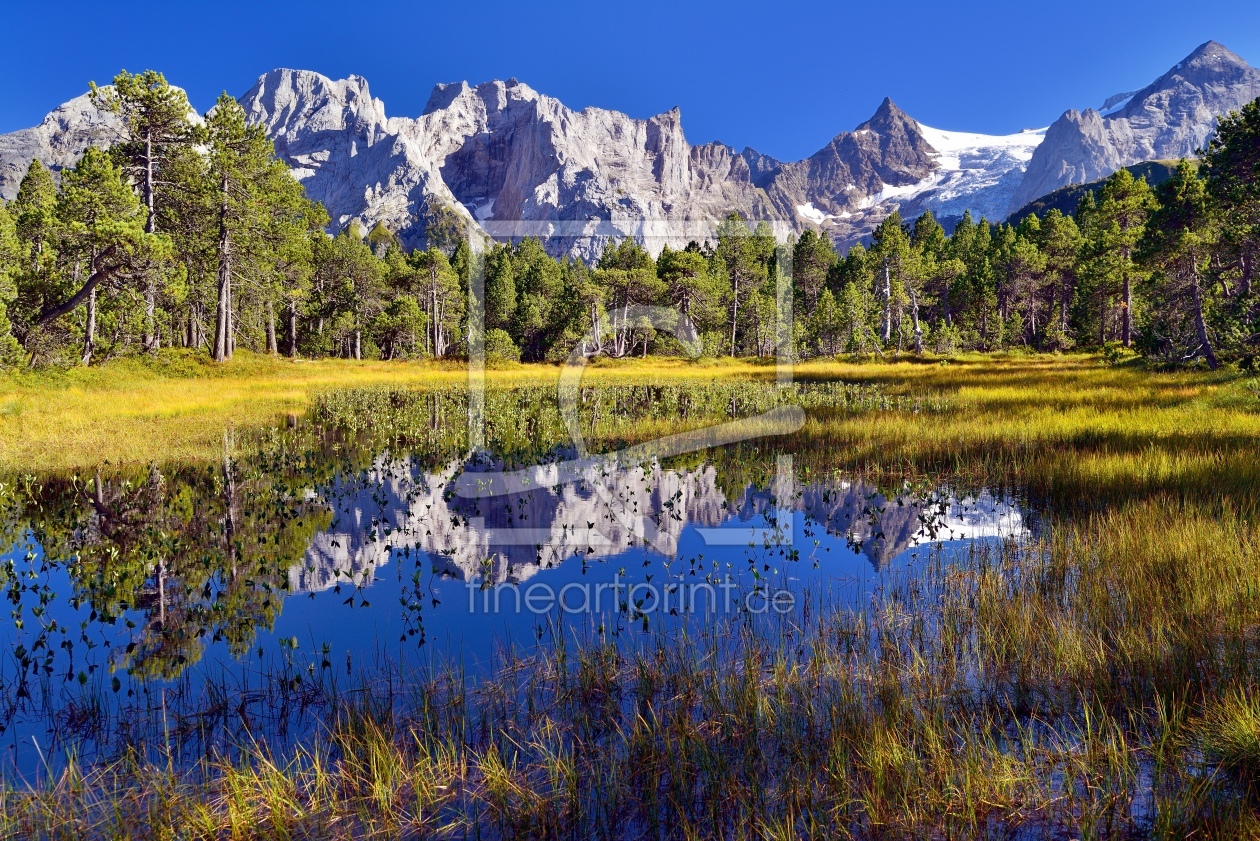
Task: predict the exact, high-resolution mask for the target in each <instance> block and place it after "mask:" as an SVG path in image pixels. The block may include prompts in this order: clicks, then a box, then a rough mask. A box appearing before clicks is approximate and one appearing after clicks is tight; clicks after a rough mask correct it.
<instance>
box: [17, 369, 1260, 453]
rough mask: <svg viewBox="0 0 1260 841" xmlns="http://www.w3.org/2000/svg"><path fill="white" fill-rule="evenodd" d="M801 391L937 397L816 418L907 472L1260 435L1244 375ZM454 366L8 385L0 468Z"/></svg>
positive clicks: (953, 376) (971, 379)
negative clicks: (941, 406) (886, 409)
mask: <svg viewBox="0 0 1260 841" xmlns="http://www.w3.org/2000/svg"><path fill="white" fill-rule="evenodd" d="M774 373H775V368H774V366H773V365H772V364H769V363H765V362H758V361H733V360H721V361H708V362H698V363H692V362H687V361H684V360H677V359H648V360H633V361H630V360H627V361H622V362H619V363H613V364H609V363H605V364H597V365H593V366H591V368H590V369H588V371H587V373H586V377H587V378H588V381H591V382H597V383H613V382H616V383H628V382H631V383H655V384H659V383H669V382H673V383H680V384H681V383H687V382H708V381H712V380H716V379H744V378H748V379H763V380H764V379H771V378H773V377H774ZM794 374H795V377H796V378H797V379H798V380H802V381H809V380H843V381H847V382H857V383H872V384H878V385H881V386H882V387H884V388H886V389H887V390H888V391H889V392H891V393H893V394H902V395H922V396H937V397H942V398H944V399H946V400H947V401H948V406H949V409H948V411H947V412H944V413H942V414H938V415H935V416H933V418H932V419H931V420H926V419H925V418H923V417H920V416H917V415H914V414H910V413H891V414H890V413H878V414H869V413H866V414H863V413H859V414H849V415H828V414H827V413H825V412H823V413H814V414H813V415H812V416H811V420H810V423H809V425H808V426H807V428H806V430H805V436H804V438H805V440H808V441H810V442H811V445H813V446H816V447H821V448H825V449H828V450H830V451H833V452H835V453H837V454H842V455H843V456H844V458H845V459H846V460H847V461H849V462H851V463H855V464H865V463H872V462H878V463H880V465H881V466H883V467H887V466H889V465H890V464H891V465H895V464H896V463H897V462H898V461H901V462H905V463H914V464H918V465H920V466H923V467H928V468H934V469H939V468H944V467H948V466H950V465H959V464H963V463H968V464H970V463H974V462H975V461H976V460H981V461H985V462H990V463H992V462H994V461H995V460H999V459H1007V460H1016V461H1018V460H1021V459H1022V458H1023V457H1026V456H1028V455H1030V454H1033V453H1035V452H1042V453H1044V452H1047V451H1050V450H1056V451H1058V450H1063V449H1069V450H1071V451H1073V452H1074V453H1076V454H1077V455H1080V456H1081V458H1080V459H1079V460H1074V463H1073V465H1071V469H1073V470H1075V471H1078V472H1081V473H1082V474H1083V475H1088V474H1089V473H1091V472H1094V471H1100V470H1106V469H1107V468H1106V466H1105V465H1104V464H1102V463H1101V462H1099V461H1098V459H1099V458H1103V457H1105V456H1107V454H1114V453H1117V452H1124V453H1128V454H1133V453H1135V452H1139V451H1141V450H1143V449H1146V450H1150V451H1151V452H1152V453H1155V452H1156V451H1158V453H1159V456H1158V457H1152V458H1147V459H1145V462H1144V463H1145V466H1144V467H1143V469H1144V470H1147V471H1149V470H1156V471H1160V470H1163V471H1167V470H1173V469H1178V467H1177V465H1176V464H1174V463H1173V462H1175V461H1176V459H1178V458H1190V459H1194V460H1196V463H1199V462H1201V460H1202V459H1203V458H1207V459H1209V460H1210V459H1217V458H1228V457H1229V454H1230V453H1231V452H1233V453H1237V452H1241V451H1244V450H1247V449H1248V448H1250V447H1253V446H1255V443H1256V441H1257V440H1258V439H1260V412H1258V411H1257V409H1260V393H1258V392H1257V391H1256V388H1255V386H1254V381H1251V382H1248V381H1246V380H1242V379H1240V378H1239V377H1238V375H1234V374H1218V375H1207V374H1202V373H1164V372H1154V371H1149V370H1146V369H1144V368H1142V367H1141V366H1137V365H1128V366H1108V365H1105V364H1103V363H1102V361H1101V360H1099V359H1098V358H1097V357H1095V356H1091V355H1085V354H1080V355H1068V356H1040V357H1037V356H1009V357H1002V356H979V355H977V356H969V357H964V358H961V359H954V360H949V361H947V362H940V361H935V360H934V361H930V362H924V361H922V360H914V359H903V360H901V361H889V360H881V361H870V362H838V361H813V362H808V363H803V364H798V365H796V366H795V369H794ZM467 376H468V374H467V369H466V367H465V366H464V365H463V364H461V363H458V362H451V363H440V364H434V363H429V362H377V361H372V362H368V361H365V362H355V361H351V360H318V361H309V360H295V361H290V360H287V359H279V358H274V357H266V356H258V355H254V354H248V353H242V354H240V355H239V356H238V358H237V359H236V360H234V361H232V362H230V363H227V364H223V365H216V364H214V363H212V362H210V361H208V360H206V359H205V358H204V357H202V356H194V355H192V354H186V353H180V352H171V353H166V354H163V355H161V356H159V357H157V358H156V359H128V360H120V361H116V362H112V363H109V364H106V365H102V366H100V367H94V368H87V369H82V368H77V369H71V370H68V371H33V372H32V371H18V372H10V373H8V374H5V375H3V376H0V472H13V471H29V472H43V471H60V470H70V469H75V468H85V467H89V466H95V465H98V464H100V463H101V462H102V461H108V462H110V463H111V464H115V465H119V464H127V463H130V464H142V463H147V462H151V461H168V460H178V461H190V460H191V461H197V460H205V459H210V458H214V457H215V456H216V455H218V454H219V453H220V452H221V447H222V440H223V431H224V430H225V429H227V428H238V429H241V428H249V427H255V426H263V425H268V424H272V423H275V422H276V421H277V420H279V419H280V418H282V417H283V416H284V415H286V414H300V413H302V412H304V411H305V410H306V409H307V408H308V407H309V405H310V404H311V401H312V399H313V398H314V397H315V396H316V395H318V394H320V393H323V392H328V391H332V390H336V389H348V388H361V387H370V386H394V387H399V388H416V389H423V388H427V387H431V386H435V385H457V384H460V383H464V382H466V381H467ZM559 376H560V369H559V367H558V366H554V365H518V366H509V367H504V368H492V369H491V370H489V371H487V372H486V379H487V384H488V386H489V387H490V388H500V387H509V388H510V387H516V386H520V385H526V384H532V385H544V386H545V385H550V384H554V383H557V382H558V379H559ZM673 429H674V425H673V424H670V423H669V422H665V423H660V422H657V423H654V424H640V425H638V426H637V427H636V429H635V431H634V435H635V437H642V436H645V435H648V436H650V435H657V434H665V433H668V432H669V431H671V430H673Z"/></svg>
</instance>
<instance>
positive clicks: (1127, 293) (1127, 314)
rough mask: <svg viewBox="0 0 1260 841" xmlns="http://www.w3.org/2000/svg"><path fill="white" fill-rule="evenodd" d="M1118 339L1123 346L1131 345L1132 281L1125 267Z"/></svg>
mask: <svg viewBox="0 0 1260 841" xmlns="http://www.w3.org/2000/svg"><path fill="white" fill-rule="evenodd" d="M1126 259H1127V258H1126ZM1120 341H1121V342H1123V343H1124V346H1125V347H1131V346H1132V345H1133V283H1132V281H1131V280H1130V278H1129V272H1128V270H1127V269H1126V270H1125V273H1124V303H1123V305H1122V309H1121V312H1120Z"/></svg>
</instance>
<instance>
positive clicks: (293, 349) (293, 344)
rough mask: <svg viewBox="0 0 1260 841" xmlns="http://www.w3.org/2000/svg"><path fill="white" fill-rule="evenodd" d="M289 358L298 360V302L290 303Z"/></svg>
mask: <svg viewBox="0 0 1260 841" xmlns="http://www.w3.org/2000/svg"><path fill="white" fill-rule="evenodd" d="M289 358H290V359H297V302H295V301H289Z"/></svg>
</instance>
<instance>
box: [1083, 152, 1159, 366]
mask: <svg viewBox="0 0 1260 841" xmlns="http://www.w3.org/2000/svg"><path fill="white" fill-rule="evenodd" d="M1153 207H1154V198H1153V196H1152V195H1151V189H1150V187H1149V186H1148V185H1147V183H1146V180H1145V179H1142V178H1136V179H1135V178H1134V177H1133V174H1132V173H1131V172H1129V171H1128V170H1127V169H1120V170H1117V171H1116V172H1115V174H1113V175H1112V176H1111V177H1109V178H1108V179H1107V180H1106V181H1105V182H1103V186H1102V189H1101V190H1099V195H1098V205H1097V208H1096V209H1095V210H1092V211H1089V212H1088V218H1089V232H1088V236H1089V238H1090V240H1091V248H1090V254H1091V258H1092V261H1093V263H1094V275H1095V278H1096V279H1097V282H1098V287H1099V318H1100V320H1101V322H1102V324H1101V325H1100V329H1101V331H1102V332H1101V333H1100V337H1101V338H1102V339H1103V341H1106V326H1107V320H1108V317H1107V310H1108V309H1109V305H1110V302H1111V300H1112V299H1113V298H1114V297H1115V296H1116V295H1119V297H1120V341H1121V343H1122V344H1123V345H1124V346H1125V347H1131V346H1132V344H1133V307H1134V301H1133V287H1134V283H1135V281H1136V280H1137V279H1138V269H1137V267H1136V266H1135V265H1134V260H1133V254H1134V249H1135V248H1136V247H1137V244H1138V242H1139V241H1140V240H1141V239H1142V232H1143V228H1144V227H1145V225H1146V219H1147V217H1148V216H1149V215H1150V213H1151V210H1152V209H1153Z"/></svg>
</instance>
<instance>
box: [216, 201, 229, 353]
mask: <svg viewBox="0 0 1260 841" xmlns="http://www.w3.org/2000/svg"><path fill="white" fill-rule="evenodd" d="M221 189H222V194H221V195H222V203H221V204H220V205H219V303H218V309H217V310H216V312H215V318H214V361H215V362H226V361H227V360H229V359H231V358H232V261H231V253H230V248H231V245H232V243H231V239H230V238H229V237H228V225H227V219H228V205H227V191H228V183H227V178H224V179H223V183H222V185H221Z"/></svg>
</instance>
